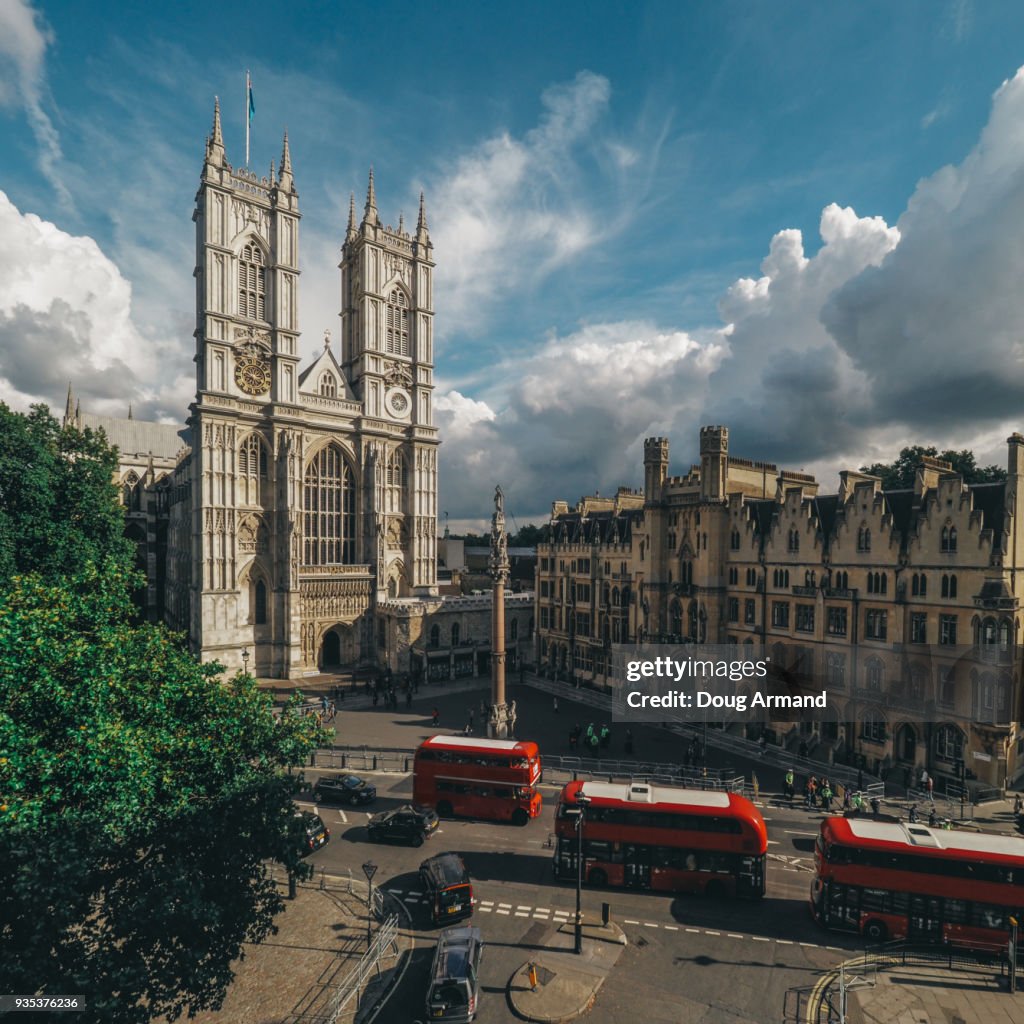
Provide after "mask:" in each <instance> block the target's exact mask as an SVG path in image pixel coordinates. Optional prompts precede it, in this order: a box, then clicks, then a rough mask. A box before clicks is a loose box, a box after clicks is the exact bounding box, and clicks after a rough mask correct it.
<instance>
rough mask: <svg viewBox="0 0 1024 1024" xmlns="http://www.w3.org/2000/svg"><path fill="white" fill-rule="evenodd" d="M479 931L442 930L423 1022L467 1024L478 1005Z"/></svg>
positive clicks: (480, 946) (466, 928)
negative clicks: (425, 1016)
mask: <svg viewBox="0 0 1024 1024" xmlns="http://www.w3.org/2000/svg"><path fill="white" fill-rule="evenodd" d="M483 948H484V944H483V940H482V939H481V938H480V929H479V928H474V927H472V926H471V925H463V926H462V927H460V928H446V929H445V930H444V931H443V932H441V935H440V937H439V938H438V940H437V950H436V952H435V953H434V966H433V968H432V969H431V972H430V978H431V982H430V990H429V992H428V993H427V1020H428V1021H441V1022H443V1024H469V1022H470V1021H471V1020H473V1018H474V1017H475V1016H476V1014H477V1009H478V1006H479V1003H480V980H479V976H480V957H481V955H482V954H483Z"/></svg>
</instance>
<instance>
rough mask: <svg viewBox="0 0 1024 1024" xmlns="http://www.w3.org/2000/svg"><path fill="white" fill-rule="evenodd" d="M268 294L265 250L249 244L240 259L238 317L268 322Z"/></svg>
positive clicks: (252, 243) (253, 243) (251, 243)
mask: <svg viewBox="0 0 1024 1024" xmlns="http://www.w3.org/2000/svg"><path fill="white" fill-rule="evenodd" d="M266 292H267V288H266V267H265V266H264V259H263V250H262V249H261V248H260V247H259V246H258V245H257V244H256V243H255V242H249V243H248V244H247V245H245V246H244V247H243V248H242V252H241V255H240V256H239V257H238V315H239V316H242V317H245V318H246V319H247V320H266V319H267V308H266V307H267V298H266Z"/></svg>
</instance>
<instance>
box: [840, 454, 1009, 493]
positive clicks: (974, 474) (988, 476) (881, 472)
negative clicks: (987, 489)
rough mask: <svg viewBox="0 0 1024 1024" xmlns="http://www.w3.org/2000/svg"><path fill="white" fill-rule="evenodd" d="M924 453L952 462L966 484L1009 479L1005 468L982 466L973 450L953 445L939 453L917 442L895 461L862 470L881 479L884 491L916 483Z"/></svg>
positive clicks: (878, 463) (954, 469)
mask: <svg viewBox="0 0 1024 1024" xmlns="http://www.w3.org/2000/svg"><path fill="white" fill-rule="evenodd" d="M923 455H927V456H930V457H932V458H937V459H942V460H943V461H944V462H949V463H951V464H952V466H953V469H952V472H954V473H959V474H960V475H961V476H962V477H963V478H964V483H968V484H987V483H994V482H996V481H998V480H1005V479H1006V470H1005V469H1001V468H1000V467H999V466H979V465H978V464H977V462H976V461H975V458H974V452H972V451H969V450H968V449H966V448H963V449H961V450H960V451H956V450H954V449H952V448H950V449H947V450H946V451H944V452H940V451H939V450H938V449H937V448H935V447H933V446H928V447H925V446H924V445H920V444H915V445H910V446H909V447H907V448H904V449H903V450H902V451H901V452H900V454H899V456H898V458H897V459H896V460H895V461H894V462H875V463H873V464H872V465H870V466H861V467H860V471H861V472H862V473H870V474H871V475H872V476H878V477H881V478H882V487H883V488H884V489H885V490H900V489H905V488H909V487H913V486H914V474H915V472H916V470H917V467H918V465H919V464H920V462H921V457H922V456H923Z"/></svg>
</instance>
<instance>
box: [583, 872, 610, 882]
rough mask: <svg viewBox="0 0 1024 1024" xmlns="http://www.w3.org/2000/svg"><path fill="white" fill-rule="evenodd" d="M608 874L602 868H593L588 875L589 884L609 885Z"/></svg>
mask: <svg viewBox="0 0 1024 1024" xmlns="http://www.w3.org/2000/svg"><path fill="white" fill-rule="evenodd" d="M607 884H608V875H607V874H606V873H605V872H604V871H602V870H601V868H591V869H590V873H589V874H588V875H587V885H607Z"/></svg>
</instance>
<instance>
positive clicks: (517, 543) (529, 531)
mask: <svg viewBox="0 0 1024 1024" xmlns="http://www.w3.org/2000/svg"><path fill="white" fill-rule="evenodd" d="M550 536H551V525H550V523H544V524H542V525H541V526H537V525H535V524H534V523H527V524H526V525H525V526H521V527H520V528H519V529H518V530H517V531H516V532H515V533H514V534H512V536H511V537H509V539H508V542H509V546H510V547H514V548H535V547H536V546H537V545H538V544H546V543H547V541H548V539H549V538H550Z"/></svg>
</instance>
